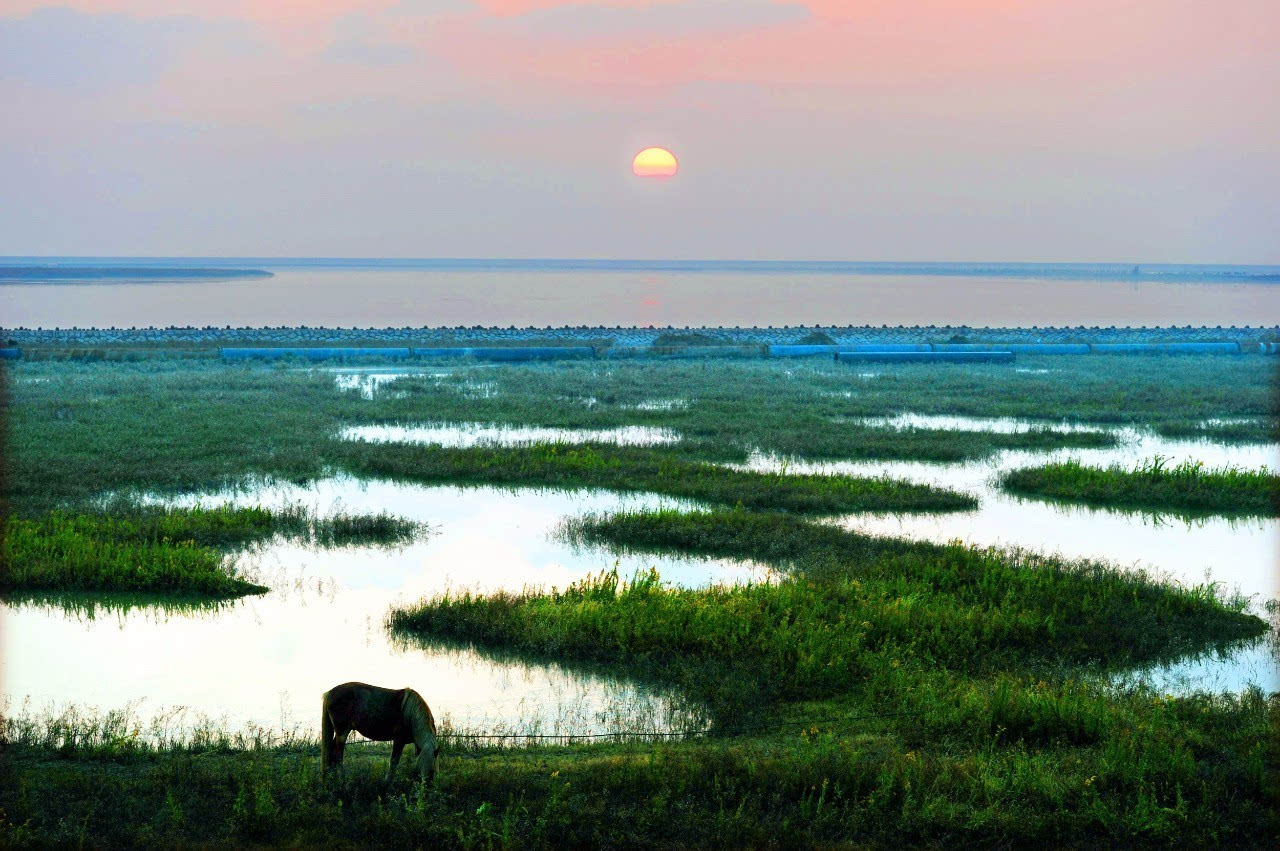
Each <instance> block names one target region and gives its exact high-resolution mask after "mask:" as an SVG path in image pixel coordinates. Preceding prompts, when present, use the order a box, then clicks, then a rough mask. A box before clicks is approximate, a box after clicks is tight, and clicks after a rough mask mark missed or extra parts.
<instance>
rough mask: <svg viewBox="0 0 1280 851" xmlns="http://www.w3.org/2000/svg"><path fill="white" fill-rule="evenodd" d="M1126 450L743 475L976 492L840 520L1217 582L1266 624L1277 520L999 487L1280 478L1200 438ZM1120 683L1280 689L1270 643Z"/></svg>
mask: <svg viewBox="0 0 1280 851" xmlns="http://www.w3.org/2000/svg"><path fill="white" fill-rule="evenodd" d="M864 422H869V423H871V424H878V425H896V426H899V427H902V426H919V427H925V428H945V429H953V430H958V431H963V430H995V431H1019V430H1025V429H1028V428H1037V427H1038V428H1043V427H1044V426H1045V425H1046V423H1044V422H1036V423H1030V422H1024V421H1019V420H1013V419H984V418H976V417H949V416H922V415H915V414H913V415H906V416H900V417H893V418H882V419H872V420H865V421H864ZM1051 425H1053V427H1054V428H1058V429H1067V430H1071V429H1085V430H1108V429H1104V428H1102V427H1100V426H1093V425H1083V426H1082V425H1076V424H1072V423H1052V424H1051ZM1110 430H1111V431H1114V432H1116V434H1117V436H1118V437H1119V439H1120V441H1121V443H1120V445H1119V446H1117V447H1115V448H1109V449H1064V450H1058V451H1053V452H1029V451H1011V450H1006V451H1002V452H999V453H997V454H995V455H993V456H991V457H990V458H988V459H984V460H981V461H971V462H965V463H959V464H938V463H926V462H878V461H835V462H806V461H797V460H795V459H782V458H776V457H770V456H767V455H762V454H756V455H754V456H752V458H751V459H750V460H749V461H748V462H747V463H746V464H743V465H736V466H741V467H743V468H745V469H751V470H770V471H776V470H781V469H783V468H784V466H785V469H786V470H787V471H788V472H791V473H848V474H851V475H858V476H882V475H887V476H892V477H893V478H896V479H904V480H907V481H912V482H921V483H928V484H936V485H941V486H944V487H948V488H952V489H954V490H958V491H963V492H966V493H971V494H973V495H974V496H976V497H977V498H978V500H979V507H978V508H977V509H976V510H974V511H963V512H954V513H939V514H905V513H904V514H888V515H871V514H857V515H850V516H847V517H842V518H838V519H837V520H834V521H832V522H837V523H839V524H840V525H842V526H844V527H846V528H849V529H854V530H858V531H862V532H868V533H872V534H879V535H893V536H900V537H907V538H916V539H922V540H930V541H935V542H939V543H945V542H947V541H952V540H961V541H965V542H968V543H973V544H979V545H984V546H987V545H996V546H1001V547H1010V548H1020V549H1026V550H1033V551H1037V552H1044V553H1051V554H1053V553H1056V554H1060V555H1063V556H1065V557H1067V558H1071V559H1074V558H1085V559H1096V560H1104V561H1108V562H1112V563H1114V564H1117V565H1120V566H1121V567H1124V568H1127V569H1131V570H1144V571H1147V572H1149V573H1151V574H1154V575H1157V576H1160V577H1163V578H1166V579H1168V580H1170V581H1174V582H1180V583H1182V584H1184V585H1199V584H1204V583H1206V582H1209V581H1212V582H1215V583H1218V585H1219V588H1220V589H1221V590H1222V591H1223V592H1225V593H1227V594H1241V595H1243V596H1246V597H1248V598H1249V599H1250V601H1251V605H1250V609H1251V611H1253V612H1254V613H1256V614H1258V615H1259V616H1262V617H1267V613H1266V611H1265V604H1266V602H1267V601H1268V600H1274V599H1277V598H1280V520H1278V519H1276V518H1262V517H1238V518H1225V517H1211V516H1210V517H1204V516H1199V517H1197V516H1186V515H1179V514H1170V513H1155V512H1147V511H1130V510H1125V511H1120V510H1116V509H1110V508H1092V507H1088V506H1084V505H1080V504H1076V503H1067V502H1059V501H1052V500H1040V499H1030V498H1025V497H1019V496H1015V495H1013V494H1010V493H1007V492H1005V491H1003V490H1001V489H1000V487H999V485H998V479H999V476H1000V474H1001V473H1003V472H1005V471H1008V470H1013V469H1017V468H1019V467H1029V466H1035V465H1040V464H1046V463H1051V462H1057V461H1063V460H1067V459H1075V460H1078V461H1080V462H1081V463H1085V464H1090V465H1094V466H1103V467H1106V466H1110V465H1112V464H1118V465H1121V466H1123V467H1126V468H1129V469H1132V468H1133V467H1134V466H1135V465H1136V464H1137V463H1138V462H1140V461H1145V460H1147V459H1150V458H1153V457H1155V456H1161V457H1163V458H1166V459H1168V463H1169V465H1170V466H1174V465H1177V464H1179V463H1181V462H1183V461H1191V462H1195V461H1201V462H1203V463H1204V464H1205V466H1206V467H1210V468H1212V467H1223V466H1226V465H1235V466H1237V467H1244V468H1248V469H1255V470H1256V469H1260V468H1266V469H1268V470H1271V471H1272V472H1277V471H1280V448H1278V447H1276V446H1270V445H1267V446H1263V445H1252V446H1225V445H1221V444H1215V443H1210V442H1207V441H1201V440H1167V439H1165V438H1162V437H1159V436H1158V435H1155V434H1152V433H1151V432H1148V431H1144V430H1141V429H1132V428H1122V429H1110ZM1118 681H1120V682H1139V681H1141V682H1145V683H1148V684H1150V685H1152V686H1154V687H1157V688H1160V689H1164V690H1168V691H1174V692H1177V691H1194V690H1197V689H1205V690H1208V691H1221V690H1224V689H1225V690H1230V691H1238V690H1240V689H1241V688H1243V687H1245V686H1246V685H1249V684H1256V685H1258V686H1260V687H1262V688H1263V689H1264V690H1266V691H1280V669H1278V667H1277V658H1276V648H1275V645H1274V644H1273V643H1272V640H1271V639H1270V638H1267V639H1263V640H1261V641H1257V642H1252V643H1250V644H1247V645H1244V646H1241V647H1238V648H1234V649H1233V650H1232V651H1231V652H1229V653H1227V654H1226V655H1221V656H1207V657H1203V658H1199V659H1187V660H1183V661H1180V662H1177V663H1175V664H1171V665H1164V666H1158V667H1154V668H1151V669H1149V670H1145V671H1134V672H1130V673H1129V674H1126V675H1124V676H1122V677H1119V678H1118Z"/></svg>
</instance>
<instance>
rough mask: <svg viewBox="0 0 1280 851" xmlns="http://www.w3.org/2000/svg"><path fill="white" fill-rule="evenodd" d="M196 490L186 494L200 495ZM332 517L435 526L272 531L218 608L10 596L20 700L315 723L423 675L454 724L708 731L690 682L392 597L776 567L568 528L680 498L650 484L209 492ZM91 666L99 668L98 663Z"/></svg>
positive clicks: (12, 680) (229, 724)
mask: <svg viewBox="0 0 1280 851" xmlns="http://www.w3.org/2000/svg"><path fill="white" fill-rule="evenodd" d="M196 501H197V499H196V498H195V497H191V498H187V499H183V500H181V503H183V504H192V503H194V502H196ZM299 501H301V502H304V503H305V504H308V505H311V506H314V507H315V508H316V509H317V510H318V511H320V512H321V513H326V514H327V513H333V512H336V511H347V512H353V513H354V512H379V511H383V510H389V511H393V512H395V513H396V514H398V515H402V516H405V517H408V518H411V519H414V520H418V521H421V522H424V523H426V524H429V526H430V527H431V531H430V532H429V533H428V534H427V535H426V536H425V537H424V538H422V539H421V540H416V541H414V542H412V543H410V544H407V545H403V546H399V547H348V548H339V549H321V548H316V547H312V546H309V545H301V544H298V543H289V542H275V543H270V544H267V545H264V546H262V547H260V548H258V549H257V550H254V551H250V552H247V553H244V554H242V555H241V556H240V557H239V558H238V563H239V564H240V565H241V567H242V568H244V569H246V570H248V571H249V572H250V573H252V574H256V576H257V577H258V581H259V582H262V583H263V584H265V585H268V586H269V587H270V588H271V591H270V593H267V594H263V595H259V596H252V597H245V598H241V599H239V600H234V601H229V602H223V603H219V604H204V605H200V606H190V607H186V606H182V605H181V604H170V605H167V606H163V607H160V608H157V607H155V606H153V605H137V604H135V603H133V602H131V601H130V600H128V599H123V600H116V601H114V602H113V601H112V600H111V598H109V597H102V596H98V597H95V598H86V599H85V600H84V601H82V602H80V603H76V602H74V601H72V602H68V601H66V600H63V601H61V602H59V601H58V600H56V599H43V600H42V599H40V598H31V597H29V598H19V599H11V600H6V601H4V602H3V603H0V628H2V629H3V633H4V636H5V641H6V644H7V646H8V647H10V648H16V647H26V648H32V647H39V648H41V652H40V653H30V652H27V653H14V652H10V653H6V654H5V655H4V657H3V670H2V671H0V678H2V680H0V681H2V682H3V684H4V692H5V695H6V697H7V699H8V700H9V702H10V704H11V705H20V704H22V702H23V701H24V700H29V701H30V705H32V706H34V707H37V708H39V707H44V706H48V705H51V704H57V705H62V704H65V703H66V702H67V701H72V702H74V703H75V704H77V705H80V706H90V707H100V708H102V709H104V710H105V709H116V708H120V707H124V706H126V705H130V704H136V712H137V714H138V717H139V719H140V721H141V722H142V723H143V724H144V726H145V723H146V722H148V720H149V719H154V718H156V717H158V716H164V715H165V714H166V713H171V712H173V710H174V708H175V707H188V708H190V709H191V710H193V711H194V712H195V713H196V714H198V715H206V716H209V717H211V718H214V719H217V720H219V721H220V722H221V723H223V724H225V726H226V728H228V729H232V730H236V729H243V728H245V727H252V726H257V727H260V728H264V729H267V730H270V731H276V732H291V731H298V730H300V731H302V732H307V733H314V721H315V716H316V713H317V711H318V703H319V700H320V695H321V693H322V692H324V691H325V690H326V689H328V688H330V687H332V686H334V685H336V684H338V683H341V682H345V681H347V680H362V681H366V682H371V683H375V684H380V685H385V686H389V687H398V686H404V685H408V686H412V687H414V688H416V689H418V690H419V691H420V692H422V694H423V695H424V697H426V699H427V701H428V702H429V703H430V704H431V706H432V709H433V710H434V711H435V713H436V716H437V718H438V719H440V720H441V721H442V722H446V723H448V724H450V725H452V726H453V727H454V728H455V729H457V728H466V729H468V730H472V731H500V732H520V733H531V732H532V733H542V734H556V733H568V732H572V733H575V734H585V733H598V732H616V731H620V730H622V731H625V730H654V729H659V730H662V729H673V728H674V729H687V728H690V727H692V728H697V727H700V726H701V724H702V721H703V719H702V718H700V717H699V713H698V711H697V709H696V708H694V707H689V706H687V705H686V703H685V702H683V701H682V700H681V698H680V696H679V695H678V694H674V693H669V692H664V691H661V690H654V689H649V688H645V687H642V686H639V685H637V684H635V683H632V682H627V681H625V680H619V679H615V678H611V677H606V676H600V675H595V674H591V673H585V672H583V671H582V670H581V669H575V668H572V667H562V666H558V665H555V664H548V665H543V664H528V663H524V662H521V661H519V660H515V659H511V658H509V657H501V658H499V657H496V656H494V655H492V654H486V653H484V652H480V651H477V650H475V649H472V648H469V647H465V646H450V645H446V644H439V643H434V644H433V643H429V642H417V641H414V640H405V639H403V638H397V637H395V636H393V635H391V634H389V633H388V632H387V630H386V629H385V628H384V626H383V622H384V618H385V617H386V615H387V613H388V610H389V609H390V608H391V606H392V605H393V604H397V603H412V602H414V601H416V600H418V599H420V598H421V597H423V596H430V595H435V594H438V593H440V592H442V591H445V590H448V589H455V590H456V589H464V588H476V589H479V590H487V591H493V590H499V589H505V590H510V591H519V590H521V589H523V588H525V587H531V586H536V587H550V586H558V587H564V586H566V585H568V584H569V583H570V582H573V581H574V580H576V579H580V578H582V577H584V576H587V575H590V574H593V573H597V572H599V571H601V570H607V569H610V568H612V567H614V566H615V564H616V566H617V569H618V571H619V572H620V573H621V574H623V575H628V576H629V575H631V574H632V573H634V572H636V571H640V570H647V569H648V568H649V567H651V566H652V567H656V568H657V569H658V571H659V572H660V573H661V574H662V576H663V578H664V579H665V580H667V581H671V582H674V583H678V584H681V585H684V586H701V585H705V584H708V583H718V582H740V581H765V580H767V579H769V578H771V577H772V576H773V574H771V573H770V572H769V571H768V570H767V569H765V568H762V567H758V566H754V565H750V564H746V563H742V562H734V561H729V560H710V561H704V560H692V559H681V558H674V557H664V556H635V557H627V556H623V557H615V556H613V555H606V554H604V553H602V552H601V551H599V550H590V551H585V550H578V549H575V548H574V547H573V546H571V545H570V544H568V543H566V542H564V541H562V540H561V539H560V538H559V536H558V535H557V534H556V529H557V528H558V526H559V524H560V523H561V522H562V520H563V519H564V518H565V517H568V516H576V515H581V514H584V513H588V512H612V511H618V510H624V509H628V508H632V509H635V508H654V507H658V506H660V505H665V506H673V505H680V504H681V503H677V502H674V501H672V500H670V499H661V498H659V497H646V496H635V495H633V496H619V495H613V494H605V493H596V494H584V493H573V494H563V493H555V492H544V491H535V490H518V491H515V490H498V489H493V488H457V487H448V486H441V487H423V486H418V485H410V484H398V483H390V482H376V481H375V482H362V481H360V480H357V479H352V478H335V479H328V480H324V481H321V482H318V483H316V484H314V485H312V486H307V487H295V486H271V487H266V486H263V487H250V488H245V489H243V490H241V491H238V492H221V493H216V494H205V495H203V496H201V497H200V498H199V502H200V503H201V504H203V505H215V504H221V503H233V504H237V505H267V506H274V505H286V504H295V503H297V502H299ZM86 672H92V675H87V674H86Z"/></svg>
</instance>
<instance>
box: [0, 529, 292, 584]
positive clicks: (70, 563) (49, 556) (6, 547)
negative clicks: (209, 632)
mask: <svg viewBox="0 0 1280 851" xmlns="http://www.w3.org/2000/svg"><path fill="white" fill-rule="evenodd" d="M164 525H165V526H166V527H167V528H166V531H167V530H168V528H176V527H178V526H179V525H180V524H174V523H169V524H164ZM197 525H200V524H199V522H198V521H197ZM215 534H216V530H215ZM36 589H47V590H82V591H83V590H99V591H148V592H160V593H187V594H204V595H208V596H212V597H232V596H237V595H240V594H258V593H262V592H264V591H266V590H267V589H266V588H264V587H262V586H261V585H255V584H253V583H251V582H246V581H245V580H243V579H241V578H240V577H238V576H237V575H236V573H235V570H234V568H233V567H232V566H231V565H230V564H229V563H228V562H227V560H226V559H225V557H224V556H223V555H222V554H221V553H219V552H218V551H217V550H215V549H213V548H212V547H208V546H202V545H200V544H197V543H196V542H195V540H193V539H192V538H190V537H186V538H183V537H178V538H176V539H175V538H171V537H169V536H167V535H166V536H164V537H155V536H154V534H153V530H151V529H146V528H144V527H143V526H142V525H141V524H137V523H132V522H129V521H125V520H116V519H114V518H109V517H92V516H87V515H79V516H77V515H68V514H63V513H62V512H57V511H54V512H50V513H49V514H46V515H45V516H44V517H43V518H41V519H38V520H25V519H20V518H16V517H10V518H9V519H8V521H7V522H6V523H5V529H4V542H3V559H0V592H8V591H14V590H36Z"/></svg>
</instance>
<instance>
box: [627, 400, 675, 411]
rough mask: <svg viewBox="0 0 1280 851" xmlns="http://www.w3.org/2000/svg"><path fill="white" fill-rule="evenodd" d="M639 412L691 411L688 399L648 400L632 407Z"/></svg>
mask: <svg viewBox="0 0 1280 851" xmlns="http://www.w3.org/2000/svg"><path fill="white" fill-rule="evenodd" d="M630 407H633V408H634V409H635V410H637V411H686V410H688V409H689V400H688V399H646V400H645V401H643V402H637V403H636V404H635V405H632V406H630Z"/></svg>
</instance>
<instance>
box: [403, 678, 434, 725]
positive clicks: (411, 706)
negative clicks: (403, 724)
mask: <svg viewBox="0 0 1280 851" xmlns="http://www.w3.org/2000/svg"><path fill="white" fill-rule="evenodd" d="M400 711H401V712H402V713H403V714H404V720H405V721H408V722H409V725H410V727H411V728H412V729H415V730H416V729H417V728H418V725H419V724H421V723H423V722H424V721H425V722H426V725H427V729H428V730H430V731H431V735H432V736H434V735H436V719H435V718H434V717H433V716H432V714H431V707H429V706H427V702H426V701H425V700H423V699H422V695H420V694H418V693H417V692H416V691H414V690H413V689H411V688H407V689H405V690H404V701H403V702H402V703H401V704H400Z"/></svg>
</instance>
